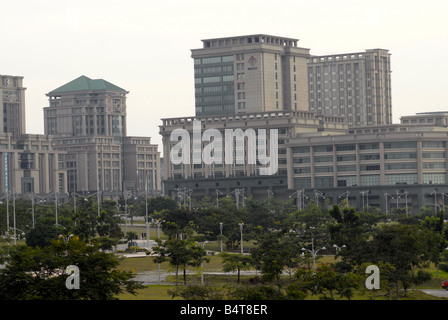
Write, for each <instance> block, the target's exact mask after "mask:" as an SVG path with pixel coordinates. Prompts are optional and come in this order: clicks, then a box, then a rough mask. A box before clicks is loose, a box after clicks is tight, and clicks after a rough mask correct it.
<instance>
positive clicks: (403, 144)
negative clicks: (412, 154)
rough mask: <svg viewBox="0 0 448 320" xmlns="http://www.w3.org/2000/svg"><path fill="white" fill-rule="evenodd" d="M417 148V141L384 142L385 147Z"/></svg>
mask: <svg viewBox="0 0 448 320" xmlns="http://www.w3.org/2000/svg"><path fill="white" fill-rule="evenodd" d="M396 148H417V142H416V141H397V142H384V149H396Z"/></svg>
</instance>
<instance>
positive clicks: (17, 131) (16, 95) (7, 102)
mask: <svg viewBox="0 0 448 320" xmlns="http://www.w3.org/2000/svg"><path fill="white" fill-rule="evenodd" d="M25 90H26V88H24V87H23V77H18V76H7V75H0V94H1V97H2V108H1V115H2V121H0V133H11V134H12V137H13V138H19V137H20V135H22V134H25V133H26V123H25Z"/></svg>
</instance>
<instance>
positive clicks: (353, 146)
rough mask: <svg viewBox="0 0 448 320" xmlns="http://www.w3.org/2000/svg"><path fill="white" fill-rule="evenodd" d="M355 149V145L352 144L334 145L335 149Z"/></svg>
mask: <svg viewBox="0 0 448 320" xmlns="http://www.w3.org/2000/svg"><path fill="white" fill-rule="evenodd" d="M353 150H356V145H354V144H340V145H337V146H336V151H353Z"/></svg>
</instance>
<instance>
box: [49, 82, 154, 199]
mask: <svg viewBox="0 0 448 320" xmlns="http://www.w3.org/2000/svg"><path fill="white" fill-rule="evenodd" d="M128 93H129V92H128V91H126V90H124V89H122V88H120V87H118V86H116V85H114V84H112V83H110V82H108V81H105V80H103V79H94V80H93V79H90V78H88V77H86V76H81V77H78V78H76V79H74V80H72V81H70V82H68V83H67V84H65V85H63V86H61V87H59V88H57V89H55V90H52V91H50V92H49V93H48V94H47V96H48V97H49V106H48V107H46V108H44V124H45V125H44V128H45V133H46V134H51V135H53V137H54V140H55V144H56V147H55V148H56V149H57V150H63V151H65V152H66V156H65V159H64V167H65V168H66V170H67V185H68V187H67V190H68V192H70V193H73V192H77V193H83V192H100V193H101V194H102V196H105V197H106V196H107V197H118V196H120V195H121V194H122V192H124V191H125V190H127V191H129V192H141V191H145V188H146V186H145V183H143V182H142V181H143V180H142V177H143V176H144V177H145V179H148V181H149V182H150V187H151V189H152V190H161V187H160V176H159V171H160V170H158V168H159V167H160V164H159V153H158V151H157V145H150V144H149V141H150V138H148V137H146V138H141V139H140V140H139V141H143V142H142V143H143V144H144V146H139V147H135V141H136V139H132V138H130V137H127V135H126V95H127V94H128ZM141 157H143V158H144V159H145V161H144V162H143V167H141V166H140V164H141V161H139V160H141V159H140V158H141ZM146 159H148V160H150V159H151V161H148V162H146ZM150 165H151V166H150ZM134 169H135V170H134ZM137 170H138V171H139V174H137Z"/></svg>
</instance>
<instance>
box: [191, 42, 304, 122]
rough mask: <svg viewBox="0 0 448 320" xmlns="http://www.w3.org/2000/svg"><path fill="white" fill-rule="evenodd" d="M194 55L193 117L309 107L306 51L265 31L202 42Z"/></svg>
mask: <svg viewBox="0 0 448 320" xmlns="http://www.w3.org/2000/svg"><path fill="white" fill-rule="evenodd" d="M202 43H203V47H202V48H200V49H193V50H191V53H192V54H191V56H192V58H193V59H194V81H195V98H196V103H195V106H196V116H203V115H217V114H237V113H253V112H267V111H286V110H294V111H308V83H307V59H308V58H309V56H310V55H309V49H305V48H299V47H298V46H297V43H298V39H292V38H284V37H278V36H270V35H264V34H258V35H247V36H237V37H229V38H216V39H207V40H202Z"/></svg>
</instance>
